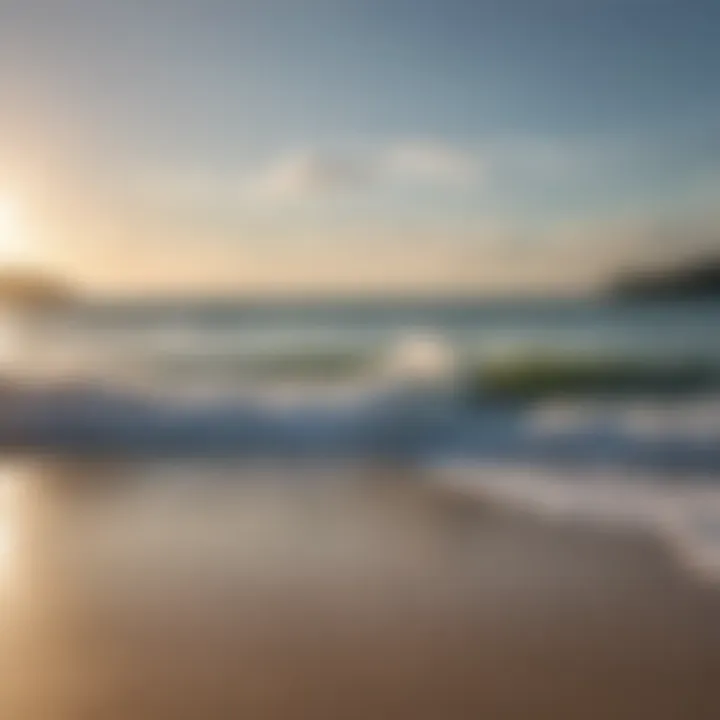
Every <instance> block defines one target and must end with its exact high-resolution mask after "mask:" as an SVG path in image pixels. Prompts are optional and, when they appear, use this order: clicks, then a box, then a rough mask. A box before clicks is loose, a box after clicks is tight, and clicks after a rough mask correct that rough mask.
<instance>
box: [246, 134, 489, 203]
mask: <svg viewBox="0 0 720 720" xmlns="http://www.w3.org/2000/svg"><path fill="white" fill-rule="evenodd" d="M481 169H482V166H481V163H480V162H479V160H478V158H476V157H475V155H474V154H473V153H472V152H471V151H469V150H466V149H463V148H460V147H455V146H453V145H451V144H448V143H444V142H440V141H401V142H397V143H391V144H388V145H382V146H376V147H369V148H364V149H362V150H361V151H358V150H357V149H355V150H354V151H353V150H348V151H346V152H345V153H342V152H334V153H328V152H321V151H318V150H306V151H303V152H292V153H289V154H286V155H282V156H279V157H277V158H275V159H274V160H271V161H270V162H269V163H268V164H267V165H265V166H264V167H261V168H260V169H259V170H258V171H257V172H256V173H255V174H254V175H251V176H249V177H248V178H247V179H246V182H245V184H244V187H245V190H246V191H247V195H248V196H249V197H250V198H251V199H253V200H265V201H281V202H286V201H307V200H314V199H318V198H323V197H328V196H331V195H337V194H338V193H348V192H351V191H358V190H363V189H371V188H375V189H377V188H381V189H382V188H389V187H390V186H397V185H398V184H401V185H412V186H417V185H432V186H447V187H456V186H458V185H468V184H471V183H473V182H475V181H476V180H478V179H479V178H480V176H481V174H482V173H481Z"/></svg>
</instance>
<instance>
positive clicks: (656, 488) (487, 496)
mask: <svg viewBox="0 0 720 720" xmlns="http://www.w3.org/2000/svg"><path fill="white" fill-rule="evenodd" d="M435 469H436V471H437V478H438V482H439V483H440V484H441V485H442V486H443V487H445V488H448V489H451V490H452V491H454V492H461V493H464V494H467V495H470V496H472V495H476V496H478V497H482V498H483V500H486V501H492V502H497V503H499V504H501V505H505V506H508V507H511V508H516V509H520V510H523V511H527V512H532V513H533V514H536V515H540V516H542V517H545V518H547V519H551V520H553V521H558V522H579V523H583V524H587V523H591V524H594V525H597V526H599V527H612V528H615V529H617V528H623V529H626V530H634V531H645V532H652V533H654V534H656V535H657V536H658V537H660V538H662V539H663V540H664V541H665V542H666V543H667V544H668V547H669V548H670V550H671V552H672V554H673V556H674V557H675V558H676V559H677V560H678V561H679V562H680V563H681V564H682V565H683V567H685V568H686V569H687V570H689V571H691V572H693V573H694V574H696V575H697V576H698V577H701V578H703V579H705V580H708V581H711V582H720V473H719V474H717V475H714V476H713V475H704V476H700V475H696V476H692V477H685V478H682V479H677V478H676V479H674V480H669V479H668V478H666V477H661V476H658V475H653V474H652V473H645V474H639V473H628V472H627V471H624V470H623V471H613V470H598V469H590V470H585V469H581V470H578V469H576V470H568V469H558V468H552V467H542V466H534V465H525V466H520V465H514V466H507V465H498V464H494V465H493V464H486V463H465V464H458V463H445V464H442V465H441V466H439V467H436V468H435Z"/></svg>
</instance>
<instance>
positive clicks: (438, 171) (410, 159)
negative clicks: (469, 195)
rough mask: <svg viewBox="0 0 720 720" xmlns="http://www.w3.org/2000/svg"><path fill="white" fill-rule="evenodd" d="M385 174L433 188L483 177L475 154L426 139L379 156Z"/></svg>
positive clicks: (405, 143) (392, 148) (391, 149)
mask: <svg viewBox="0 0 720 720" xmlns="http://www.w3.org/2000/svg"><path fill="white" fill-rule="evenodd" d="M381 167H382V168H383V170H384V172H385V174H386V175H388V176H389V177H391V178H396V179H398V180H402V181H408V182H413V183H416V182H420V183H429V184H433V185H448V184H451V185H463V184H469V183H472V182H474V181H476V180H478V179H480V178H481V175H482V174H483V172H482V171H483V167H482V163H481V162H480V160H479V158H478V157H477V156H476V154H475V153H473V152H471V151H469V150H466V149H463V148H460V147H456V146H453V145H450V144H447V143H443V142H438V141H429V140H416V141H410V142H401V143H398V144H396V145H393V146H390V147H389V148H387V149H386V151H385V152H384V153H383V154H382V157H381Z"/></svg>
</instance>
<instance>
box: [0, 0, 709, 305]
mask: <svg viewBox="0 0 720 720" xmlns="http://www.w3.org/2000/svg"><path fill="white" fill-rule="evenodd" d="M718 28H720V4H718V3H717V2H712V1H710V0H707V1H704V2H701V1H700V0H684V2H680V0H676V1H674V2H672V1H670V0H498V1H493V2H491V1H489V0H123V1H122V2H119V1H118V0H0V200H1V201H2V203H0V204H3V205H8V204H12V205H14V206H17V211H16V212H15V215H16V216H17V217H18V220H17V222H16V228H15V232H16V233H17V234H22V237H23V238H24V243H25V245H24V246H25V247H26V248H27V250H26V252H27V254H28V255H30V254H32V255H33V256H34V257H35V258H37V261H38V262H41V263H43V264H46V265H48V266H51V267H53V268H55V269H57V271H58V272H62V273H64V274H66V275H68V276H69V277H72V278H73V279H75V280H76V281H77V282H78V283H81V284H83V285H85V286H87V287H88V288H90V289H93V290H96V291H98V292H121V293H137V292H160V293H165V292H176V291H177V292H182V293H186V292H202V293H208V292H222V293H227V292H237V293H255V292H325V291H327V292H360V291H368V292H383V293H385V292H454V291H458V292H463V293H467V292H471V293H480V294H484V293H516V292H535V291H542V292H565V291H572V292H574V291H577V290H583V289H588V288H592V287H595V286H597V284H598V283H602V282H603V281H604V280H605V279H606V278H608V277H610V276H612V275H613V274H614V273H615V272H617V271H618V270H619V269H622V268H625V267H628V266H631V265H633V264H636V263H638V262H646V261H648V260H652V261H656V260H658V259H664V258H674V257H679V256H685V255H692V254H700V253H703V252H709V251H713V250H716V251H720V232H718V228H719V227H720V225H719V223H718V221H719V220H720V210H718V209H717V207H720V203H718V200H719V199H720V90H719V89H718V82H717V78H718V74H719V72H720V42H719V40H720V38H719V37H718V36H719V35H720V30H718ZM6 234H7V233H6ZM5 243H6V244H7V240H6V241H5ZM15 245H16V246H17V243H15ZM0 248H1V244H0Z"/></svg>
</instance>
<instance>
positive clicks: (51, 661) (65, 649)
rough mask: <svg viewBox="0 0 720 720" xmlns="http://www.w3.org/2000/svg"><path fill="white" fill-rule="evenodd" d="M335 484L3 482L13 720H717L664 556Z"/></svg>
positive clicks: (2, 696)
mask: <svg viewBox="0 0 720 720" xmlns="http://www.w3.org/2000/svg"><path fill="white" fill-rule="evenodd" d="M334 475H336V474H335V473H334V472H330V471H327V472H323V471H317V470H316V469H312V468H305V469H303V468H285V469H283V470H278V469H277V468H275V469H273V470H269V471H258V470H252V471H250V470H247V469H240V468H236V467H232V466H230V465H225V466H223V465H218V464H216V465H215V466H213V467H206V466H203V465H199V464H198V465H195V466H180V467H173V466H161V465H157V466H151V467H142V468H138V467H125V468H122V467H113V468H110V467H105V468H100V467H97V466H94V467H86V466H76V467H72V468H69V467H67V466H65V467H63V468H51V467H48V466H47V465H46V466H45V467H43V468H38V467H37V466H34V465H30V466H27V464H24V465H22V466H20V469H19V470H18V469H17V467H15V466H8V468H7V469H6V470H5V474H4V475H3V476H2V477H3V478H4V480H3V482H4V483H5V485H6V490H7V488H10V490H7V492H5V493H4V494H3V495H2V496H1V497H2V502H0V531H1V532H2V533H3V534H2V535H0V542H1V544H0V592H2V602H3V607H2V613H0V633H1V634H0V638H2V645H0V717H1V718H2V720H85V719H86V718H87V719H92V720H96V719H97V720H126V719H129V718H132V719H133V720H146V719H147V720H165V719H166V718H167V719H171V718H172V719H175V718H177V719H179V720H184V719H185V718H192V719H195V718H197V719H200V718H202V719H205V718H208V719H210V718H248V719H252V720H256V719H257V720H265V719H268V720H286V719H287V720H294V719H298V720H306V719H307V720H322V719H324V718H328V720H329V719H332V720H340V719H342V720H345V719H347V720H352V719H354V718H363V719H365V718H372V719H376V718H388V719H389V720H394V719H396V718H399V719H404V718H408V719H410V718H412V720H425V719H426V718H427V719H430V718H432V719H433V720H435V719H437V720H454V719H455V718H457V719H458V720H466V719H467V720H470V719H474V718H492V719H495V718H510V719H512V718H528V719H532V720H536V719H537V720H544V719H545V718H548V719H550V718H552V719H553V720H562V719H563V718H582V719H583V720H593V719H595V718H602V719H606V718H607V719H609V720H622V719H623V718H628V720H629V719H632V720H639V719H643V718H652V719H653V720H662V719H664V718H667V719H668V720H669V719H672V720H702V719H704V718H708V719H710V718H717V717H720V592H717V591H716V590H714V589H712V588H709V587H707V586H704V585H702V584H701V583H698V582H696V581H695V580H694V579H693V577H692V576H691V575H689V574H687V573H686V572H685V571H684V570H682V568H680V567H679V566H678V565H677V564H676V563H674V562H673V561H672V558H671V557H670V556H669V554H668V553H667V550H666V548H665V547H664V546H663V545H662V544H661V543H660V542H657V541H655V540H653V539H652V538H648V537H641V536H631V535H627V534H626V535H619V534H616V535H610V534H607V533H603V532H601V531H598V530H585V529H579V528H572V527H568V526H560V525H553V524H550V523H548V522H543V521H540V520H536V519H532V518H531V517H527V516H523V515H520V514H513V513H510V512H505V511H501V510H499V509H497V508H493V507H490V506H488V505H483V504H482V503H480V502H477V501H467V500H464V499H462V498H460V497H453V496H451V495H449V494H446V493H443V492H440V491H437V490H433V489H431V488H430V487H428V486H427V485H426V484H425V483H424V482H423V478H420V477H419V476H418V477H414V476H412V475H405V476H404V477H395V476H392V475H387V474H386V475H385V476H383V477H379V476H377V475H368V474H367V473H356V474H354V476H352V477H344V478H340V479H338V478H337V477H335V476H334ZM348 475H353V474H352V473H348ZM3 523H4V525H3ZM3 527H4V530H3ZM2 537H4V538H5V539H4V540H1V538H2Z"/></svg>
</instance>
